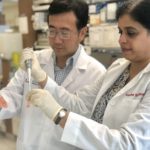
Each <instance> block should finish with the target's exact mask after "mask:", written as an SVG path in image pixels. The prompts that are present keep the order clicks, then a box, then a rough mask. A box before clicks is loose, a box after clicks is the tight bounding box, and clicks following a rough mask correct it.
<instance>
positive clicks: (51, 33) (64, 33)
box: [47, 28, 71, 40]
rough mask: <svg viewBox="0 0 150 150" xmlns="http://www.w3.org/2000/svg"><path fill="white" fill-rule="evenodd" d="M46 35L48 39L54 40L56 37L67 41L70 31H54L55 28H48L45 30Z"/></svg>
mask: <svg viewBox="0 0 150 150" xmlns="http://www.w3.org/2000/svg"><path fill="white" fill-rule="evenodd" d="M47 35H48V37H50V38H55V37H56V36H57V35H58V36H59V38H61V39H64V40H67V39H70V37H71V31H70V30H66V29H60V30H56V29H55V28H49V29H48V30H47Z"/></svg>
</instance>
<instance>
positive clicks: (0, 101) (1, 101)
mask: <svg viewBox="0 0 150 150" xmlns="http://www.w3.org/2000/svg"><path fill="white" fill-rule="evenodd" d="M1 108H7V102H6V101H5V100H4V98H3V97H2V96H0V109H1Z"/></svg>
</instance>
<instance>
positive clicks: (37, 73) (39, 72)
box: [20, 48, 46, 82]
mask: <svg viewBox="0 0 150 150" xmlns="http://www.w3.org/2000/svg"><path fill="white" fill-rule="evenodd" d="M28 59H32V69H31V70H32V71H31V74H32V77H33V78H34V79H35V80H36V81H37V82H41V81H44V80H45V79H46V73H45V71H44V70H43V69H42V68H41V66H40V64H39V61H38V60H37V57H36V55H35V53H34V51H33V49H32V48H25V49H24V50H23V52H22V58H21V63H20V67H21V68H22V69H23V70H26V66H25V61H26V60H28Z"/></svg>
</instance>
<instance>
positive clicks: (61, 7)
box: [48, 0, 88, 30]
mask: <svg viewBox="0 0 150 150" xmlns="http://www.w3.org/2000/svg"><path fill="white" fill-rule="evenodd" d="M71 11H72V12H73V13H74V14H75V16H76V18H77V24H76V25H77V29H78V30H80V29H81V28H83V27H85V26H86V25H87V23H88V5H87V3H86V2H85V1H83V0H53V1H52V2H51V4H50V7H49V9H48V17H49V15H55V14H60V13H65V12H71ZM48 20H49V19H48Z"/></svg>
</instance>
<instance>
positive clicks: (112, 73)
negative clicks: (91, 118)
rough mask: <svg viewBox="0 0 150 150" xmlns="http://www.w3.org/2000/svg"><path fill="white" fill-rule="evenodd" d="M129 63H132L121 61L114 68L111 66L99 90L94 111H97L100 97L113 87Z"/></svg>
mask: <svg viewBox="0 0 150 150" xmlns="http://www.w3.org/2000/svg"><path fill="white" fill-rule="evenodd" d="M129 63H130V62H129V61H127V60H125V59H119V60H118V61H116V62H115V63H114V64H113V65H112V66H110V68H108V71H107V72H106V75H105V78H104V80H103V83H102V86H101V89H100V90H99V92H98V95H97V98H96V100H95V104H94V107H93V111H94V109H95V106H96V104H97V103H98V101H99V100H100V97H101V96H102V95H103V94H104V93H105V92H106V91H107V89H108V88H109V87H111V85H112V84H113V83H114V81H116V80H117V78H118V77H119V76H120V75H121V73H122V72H123V71H124V70H125V68H126V67H127V66H128V65H129ZM93 111H92V112H93Z"/></svg>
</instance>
